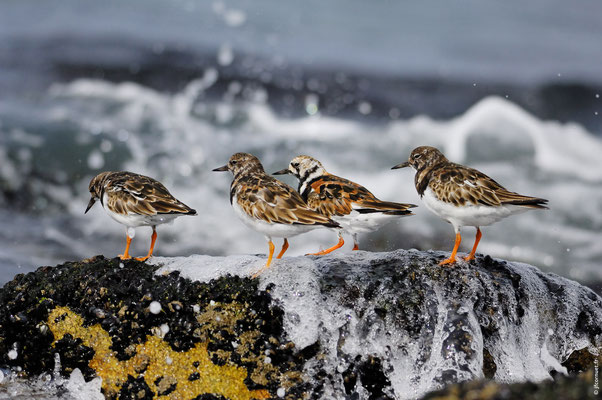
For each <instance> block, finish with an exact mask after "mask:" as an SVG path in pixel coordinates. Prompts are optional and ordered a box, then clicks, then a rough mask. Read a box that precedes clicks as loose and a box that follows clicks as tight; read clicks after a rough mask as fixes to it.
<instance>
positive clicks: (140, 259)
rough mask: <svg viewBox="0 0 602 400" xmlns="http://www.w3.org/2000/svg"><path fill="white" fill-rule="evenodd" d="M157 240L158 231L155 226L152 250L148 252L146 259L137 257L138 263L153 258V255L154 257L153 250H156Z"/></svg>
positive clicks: (152, 236)
mask: <svg viewBox="0 0 602 400" xmlns="http://www.w3.org/2000/svg"><path fill="white" fill-rule="evenodd" d="M156 240H157V231H156V230H155V227H154V226H153V234H152V235H151V245H150V249H149V250H148V254H147V255H146V256H145V257H136V260H138V261H146V260H148V259H149V258H150V257H152V255H153V249H154V248H155V241H156Z"/></svg>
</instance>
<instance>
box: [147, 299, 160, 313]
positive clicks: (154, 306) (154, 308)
mask: <svg viewBox="0 0 602 400" xmlns="http://www.w3.org/2000/svg"><path fill="white" fill-rule="evenodd" d="M148 310H149V311H150V312H151V313H153V314H159V313H160V312H161V303H159V302H158V301H153V302H151V303H150V305H149V306H148Z"/></svg>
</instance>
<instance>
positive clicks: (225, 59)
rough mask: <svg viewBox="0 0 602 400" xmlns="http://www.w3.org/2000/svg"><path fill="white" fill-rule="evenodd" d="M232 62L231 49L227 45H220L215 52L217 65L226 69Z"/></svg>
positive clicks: (232, 54)
mask: <svg viewBox="0 0 602 400" xmlns="http://www.w3.org/2000/svg"><path fill="white" fill-rule="evenodd" d="M233 60H234V53H233V52H232V47H230V45H229V44H224V45H222V46H221V47H220V48H219V50H218V52H217V62H218V64H219V65H221V66H223V67H226V66H228V65H230V64H232V61H233Z"/></svg>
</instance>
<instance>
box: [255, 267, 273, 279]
mask: <svg viewBox="0 0 602 400" xmlns="http://www.w3.org/2000/svg"><path fill="white" fill-rule="evenodd" d="M268 268H269V265H266V266H264V267H262V268H261V269H260V270H259V271H257V272H255V273H254V274H253V275H251V279H255V278H257V277H259V275H261V274H262V272H263V271H265V270H266V269H268Z"/></svg>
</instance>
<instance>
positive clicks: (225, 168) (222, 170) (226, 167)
mask: <svg viewBox="0 0 602 400" xmlns="http://www.w3.org/2000/svg"><path fill="white" fill-rule="evenodd" d="M227 170H228V164H226V165H224V166H223V167H219V168H215V169H214V170H213V171H215V172H224V171H227Z"/></svg>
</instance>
